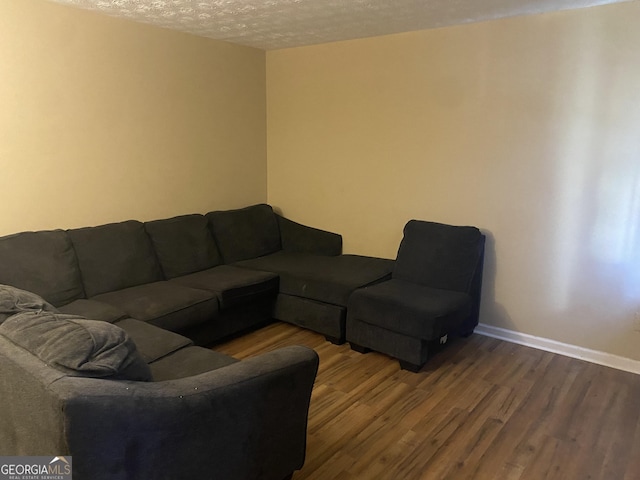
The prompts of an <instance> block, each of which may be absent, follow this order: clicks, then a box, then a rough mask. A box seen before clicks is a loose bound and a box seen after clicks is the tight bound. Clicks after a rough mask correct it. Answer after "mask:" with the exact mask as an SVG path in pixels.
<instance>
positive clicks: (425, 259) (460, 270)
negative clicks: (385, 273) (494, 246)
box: [393, 220, 483, 292]
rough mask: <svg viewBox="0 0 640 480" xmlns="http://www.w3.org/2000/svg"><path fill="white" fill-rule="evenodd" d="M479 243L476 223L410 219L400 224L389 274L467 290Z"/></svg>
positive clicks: (480, 239) (461, 290) (479, 251)
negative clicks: (401, 229)
mask: <svg viewBox="0 0 640 480" xmlns="http://www.w3.org/2000/svg"><path fill="white" fill-rule="evenodd" d="M482 246H483V236H482V233H480V230H478V229H477V228H476V227H457V226H453V225H444V224H441V223H434V222H425V221H420V220H411V221H409V222H408V223H407V224H406V225H405V227H404V237H403V238H402V242H401V243H400V248H399V249H398V257H397V259H396V265H395V268H394V270H393V278H397V279H399V280H406V281H408V282H414V283H419V284H421V285H426V286H428V287H432V288H441V289H444V290H456V291H458V292H468V291H469V289H470V287H471V281H472V279H473V274H474V273H475V271H476V268H477V266H478V261H479V259H480V258H481V256H482Z"/></svg>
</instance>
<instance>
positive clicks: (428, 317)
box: [346, 220, 485, 372]
mask: <svg viewBox="0 0 640 480" xmlns="http://www.w3.org/2000/svg"><path fill="white" fill-rule="evenodd" d="M484 240H485V237H484V235H483V234H482V233H481V232H480V230H478V229H477V228H476V227H458V226H452V225H444V224H440V223H433V222H425V221H419V220H411V221H409V222H408V223H407V224H406V225H405V228H404V237H403V239H402V242H401V244H400V248H399V249H398V255H397V258H396V263H395V266H394V270H393V273H392V277H391V280H388V281H385V282H382V283H378V284H375V285H371V286H368V287H365V288H361V289H358V290H356V291H355V292H354V293H353V294H352V295H351V297H350V299H349V304H348V308H347V326H346V336H347V341H349V342H350V344H351V348H352V349H354V350H356V351H360V352H363V353H364V352H367V351H370V350H374V351H377V352H381V353H384V354H387V355H390V356H391V357H394V358H397V359H398V360H399V361H400V366H401V368H403V369H406V370H410V371H413V372H417V371H419V370H420V369H421V368H422V367H423V366H424V364H425V363H426V361H427V359H428V356H429V350H430V349H431V348H433V347H434V346H435V345H438V344H443V343H446V341H447V339H448V338H449V336H451V335H453V334H457V335H462V336H468V335H470V334H471V333H473V330H474V328H475V326H476V325H477V324H478V312H479V307H480V291H481V285H482V266H483V259H484Z"/></svg>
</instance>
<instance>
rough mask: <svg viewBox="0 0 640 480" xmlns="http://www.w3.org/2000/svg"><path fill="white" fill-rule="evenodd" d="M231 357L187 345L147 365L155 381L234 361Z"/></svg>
mask: <svg viewBox="0 0 640 480" xmlns="http://www.w3.org/2000/svg"><path fill="white" fill-rule="evenodd" d="M237 361H238V360H236V359H235V358H233V357H229V356H227V355H224V354H222V353H218V352H214V351H213V350H209V349H208V348H203V347H187V348H182V349H180V350H178V351H177V352H174V353H172V354H170V355H167V356H166V357H163V358H161V359H160V360H156V361H155V362H152V363H151V364H150V365H149V367H150V368H151V373H152V374H153V378H154V380H155V381H156V382H160V381H164V380H176V379H178V378H185V377H191V376H193V375H199V374H200V373H205V372H209V371H211V370H216V369H218V368H221V367H226V366H227V365H231V364H232V363H236V362H237Z"/></svg>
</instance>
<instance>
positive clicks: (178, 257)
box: [144, 215, 222, 279]
mask: <svg viewBox="0 0 640 480" xmlns="http://www.w3.org/2000/svg"><path fill="white" fill-rule="evenodd" d="M144 228H145V229H146V231H147V233H148V234H149V237H150V238H151V242H152V243H153V248H154V249H155V251H156V255H157V256H158V260H159V261H160V266H161V267H162V271H163V273H164V276H165V278H167V279H169V278H175V277H180V276H182V275H187V274H189V273H194V272H199V271H202V270H206V269H208V268H212V267H215V266H216V265H219V264H221V263H222V259H221V258H220V254H219V253H218V247H216V244H215V242H214V240H213V235H212V234H211V231H210V230H209V224H208V222H207V219H206V218H205V217H204V215H182V216H179V217H173V218H167V219H164V220H155V221H153V222H146V223H145V224H144Z"/></svg>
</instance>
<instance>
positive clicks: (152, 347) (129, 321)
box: [116, 318, 193, 363]
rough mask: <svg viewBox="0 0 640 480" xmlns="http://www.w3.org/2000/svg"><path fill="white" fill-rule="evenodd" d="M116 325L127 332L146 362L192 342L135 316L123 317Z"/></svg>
mask: <svg viewBox="0 0 640 480" xmlns="http://www.w3.org/2000/svg"><path fill="white" fill-rule="evenodd" d="M116 325H117V326H118V327H120V328H121V329H123V330H124V331H125V332H127V335H129V337H130V338H131V340H133V342H134V343H135V344H136V347H137V348H138V352H139V353H140V355H142V358H143V359H144V361H145V362H147V363H151V362H154V361H156V360H158V359H159V358H162V357H164V356H165V355H169V354H170V353H173V352H175V351H176V350H180V349H181V348H184V347H188V346H189V345H192V344H193V342H192V341H191V340H189V339H188V338H187V337H183V336H182V335H178V334H177V333H173V332H170V331H169V330H165V329H164V328H160V327H156V326H155V325H150V324H148V323H145V322H141V321H140V320H136V319H135V318H125V319H124V320H120V321H119V322H117V323H116Z"/></svg>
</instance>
